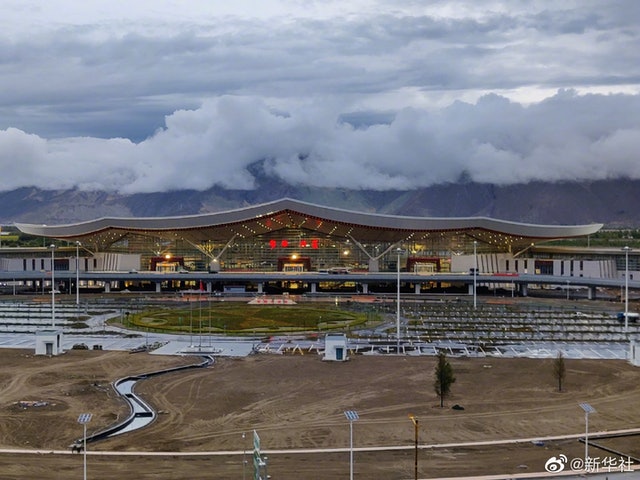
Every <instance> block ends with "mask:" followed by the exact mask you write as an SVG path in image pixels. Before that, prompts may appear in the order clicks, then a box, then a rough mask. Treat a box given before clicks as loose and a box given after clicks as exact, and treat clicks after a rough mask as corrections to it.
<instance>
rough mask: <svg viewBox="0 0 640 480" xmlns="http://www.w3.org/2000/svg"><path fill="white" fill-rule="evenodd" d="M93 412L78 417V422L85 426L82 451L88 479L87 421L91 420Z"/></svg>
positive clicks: (84, 473)
mask: <svg viewBox="0 0 640 480" xmlns="http://www.w3.org/2000/svg"><path fill="white" fill-rule="evenodd" d="M92 416H93V415H92V414H91V413H83V414H81V415H80V416H79V417H78V423H79V424H80V425H82V427H83V434H82V452H83V456H84V459H83V477H82V478H84V480H87V423H89V422H90V421H91V417H92Z"/></svg>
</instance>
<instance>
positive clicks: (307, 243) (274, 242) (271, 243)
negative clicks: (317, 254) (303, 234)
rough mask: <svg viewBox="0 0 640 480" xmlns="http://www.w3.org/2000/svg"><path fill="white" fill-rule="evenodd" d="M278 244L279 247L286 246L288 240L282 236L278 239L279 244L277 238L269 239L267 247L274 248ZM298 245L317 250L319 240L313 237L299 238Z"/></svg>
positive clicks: (287, 245)
mask: <svg viewBox="0 0 640 480" xmlns="http://www.w3.org/2000/svg"><path fill="white" fill-rule="evenodd" d="M278 246H280V247H281V248H288V247H289V246H290V244H289V240H287V239H286V238H284V239H282V240H280V243H279V244H278V241H277V240H273V239H271V240H269V248H271V249H274V248H277V247H278ZM298 246H299V247H300V248H307V247H311V248H313V249H314V250H317V249H318V248H320V241H319V240H318V239H317V238H313V239H311V240H300V242H299V243H298Z"/></svg>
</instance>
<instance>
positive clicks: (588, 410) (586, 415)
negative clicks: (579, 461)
mask: <svg viewBox="0 0 640 480" xmlns="http://www.w3.org/2000/svg"><path fill="white" fill-rule="evenodd" d="M580 408H582V410H584V424H585V431H584V468H585V469H586V468H587V465H588V463H587V462H588V461H589V414H590V413H595V411H596V409H595V408H593V407H592V406H591V405H589V404H588V403H581V404H580Z"/></svg>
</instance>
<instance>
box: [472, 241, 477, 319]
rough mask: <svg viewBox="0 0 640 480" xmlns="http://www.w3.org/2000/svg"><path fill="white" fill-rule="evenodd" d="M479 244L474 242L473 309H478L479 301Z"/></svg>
mask: <svg viewBox="0 0 640 480" xmlns="http://www.w3.org/2000/svg"><path fill="white" fill-rule="evenodd" d="M477 248H478V242H477V241H475V240H474V241H473V308H474V310H475V308H476V307H477V305H478V303H477V299H476V287H477V278H478V277H477V275H478V252H477Z"/></svg>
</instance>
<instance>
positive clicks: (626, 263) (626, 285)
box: [623, 245, 631, 333]
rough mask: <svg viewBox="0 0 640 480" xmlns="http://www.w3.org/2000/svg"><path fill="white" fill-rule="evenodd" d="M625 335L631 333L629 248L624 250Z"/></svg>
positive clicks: (626, 247)
mask: <svg viewBox="0 0 640 480" xmlns="http://www.w3.org/2000/svg"><path fill="white" fill-rule="evenodd" d="M623 250H624V333H628V332H629V250H631V249H630V248H629V246H628V245H626V246H625V247H624V248H623Z"/></svg>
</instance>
